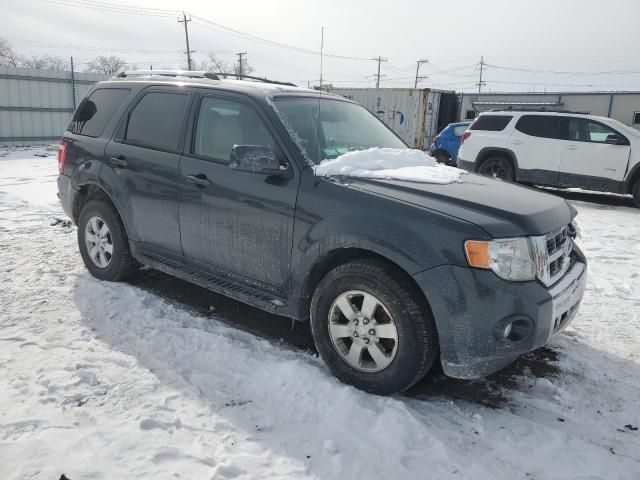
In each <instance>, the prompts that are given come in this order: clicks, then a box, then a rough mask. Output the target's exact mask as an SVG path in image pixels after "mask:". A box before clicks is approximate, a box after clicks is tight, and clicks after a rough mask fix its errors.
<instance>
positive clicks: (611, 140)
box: [605, 133, 627, 145]
mask: <svg viewBox="0 0 640 480" xmlns="http://www.w3.org/2000/svg"><path fill="white" fill-rule="evenodd" d="M605 143H608V144H609V145H626V144H627V141H626V140H625V139H624V138H622V137H621V136H620V135H616V134H615V133H612V134H611V135H607V139H606V140H605Z"/></svg>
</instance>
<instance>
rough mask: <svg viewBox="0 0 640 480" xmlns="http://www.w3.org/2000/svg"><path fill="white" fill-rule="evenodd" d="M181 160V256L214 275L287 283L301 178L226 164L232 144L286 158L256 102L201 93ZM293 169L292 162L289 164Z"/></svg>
mask: <svg viewBox="0 0 640 480" xmlns="http://www.w3.org/2000/svg"><path fill="white" fill-rule="evenodd" d="M197 102H198V105H197V107H196V108H194V109H193V110H194V113H193V114H192V120H191V122H190V123H191V124H192V125H193V127H192V130H193V131H192V132H191V133H190V134H189V135H188V136H189V142H190V144H189V145H187V146H186V147H185V154H184V156H183V157H182V160H181V163H180V231H181V232H182V249H183V252H184V255H185V256H186V257H188V258H190V259H192V260H195V261H196V262H197V263H198V265H200V266H203V267H204V268H205V269H208V270H210V271H212V272H214V273H222V274H227V275H230V276H232V277H237V279H238V280H241V281H250V282H251V283H254V284H256V282H260V283H261V284H263V286H265V285H264V284H268V285H271V286H275V287H279V288H284V287H285V286H286V283H287V280H288V276H289V261H290V256H291V242H292V238H293V221H294V213H295V205H296V197H297V192H298V183H299V175H298V173H297V171H295V169H294V170H293V171H292V175H291V178H275V177H268V176H265V175H260V174H255V173H250V172H243V171H239V170H235V169H233V168H231V167H230V166H229V157H230V154H231V148H232V147H233V146H234V145H260V146H266V147H269V148H271V149H272V150H273V151H274V152H275V153H276V156H277V157H280V158H281V159H282V162H281V163H284V162H286V161H287V159H286V158H285V153H284V150H283V148H282V144H281V143H280V142H279V141H278V140H277V138H278V137H277V135H274V129H273V125H271V123H270V120H269V119H268V118H267V117H266V116H265V115H264V114H263V112H262V111H261V108H260V106H259V105H257V104H256V102H255V101H253V100H251V99H250V98H248V97H246V96H244V95H239V94H234V93H231V92H211V91H203V92H202V96H201V97H200V99H199V100H198V101H197ZM288 163H289V165H290V167H289V168H291V169H293V162H292V161H288Z"/></svg>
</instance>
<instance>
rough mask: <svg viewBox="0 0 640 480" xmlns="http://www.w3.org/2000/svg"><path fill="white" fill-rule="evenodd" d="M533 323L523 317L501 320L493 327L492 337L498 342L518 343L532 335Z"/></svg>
mask: <svg viewBox="0 0 640 480" xmlns="http://www.w3.org/2000/svg"><path fill="white" fill-rule="evenodd" d="M533 326H534V325H533V321H532V320H531V319H530V318H529V317H526V316H524V315H511V316H509V317H506V318H503V319H502V320H500V321H499V322H498V323H496V325H495V326H494V327H493V335H494V337H495V339H496V340H498V341H499V342H509V343H519V342H522V341H524V340H526V339H527V338H529V337H531V335H532V334H533Z"/></svg>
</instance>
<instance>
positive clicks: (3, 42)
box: [0, 37, 20, 67]
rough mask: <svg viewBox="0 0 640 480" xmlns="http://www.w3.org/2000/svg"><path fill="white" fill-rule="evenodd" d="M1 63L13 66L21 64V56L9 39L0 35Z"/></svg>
mask: <svg viewBox="0 0 640 480" xmlns="http://www.w3.org/2000/svg"><path fill="white" fill-rule="evenodd" d="M0 65H9V66H11V67H17V66H19V65H20V57H19V56H18V54H17V53H16V51H15V50H14V49H13V47H12V46H11V44H10V43H9V41H8V40H7V39H5V38H2V37H0Z"/></svg>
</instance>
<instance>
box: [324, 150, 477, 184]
mask: <svg viewBox="0 0 640 480" xmlns="http://www.w3.org/2000/svg"><path fill="white" fill-rule="evenodd" d="M314 169H315V172H316V175H319V176H323V177H329V176H333V175H344V176H348V177H359V178H377V179H384V180H406V181H410V182H421V183H439V184H447V183H453V182H460V181H461V180H460V177H461V176H462V175H463V174H465V173H466V172H465V171H464V170H460V169H459V168H455V167H448V166H446V165H442V164H439V163H437V162H436V160H435V159H434V158H433V157H430V156H429V155H427V154H426V153H425V152H423V151H422V150H416V149H409V148H405V149H400V148H370V149H368V150H359V151H356V152H349V153H345V154H344V155H340V156H339V157H338V158H335V159H333V160H325V161H323V162H322V163H320V165H316V166H315V167H314Z"/></svg>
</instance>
